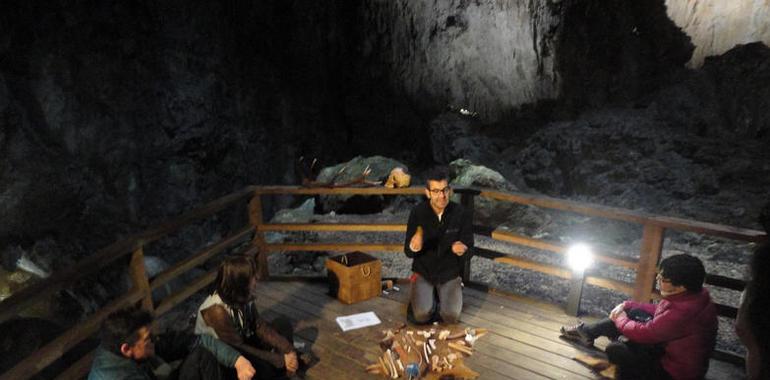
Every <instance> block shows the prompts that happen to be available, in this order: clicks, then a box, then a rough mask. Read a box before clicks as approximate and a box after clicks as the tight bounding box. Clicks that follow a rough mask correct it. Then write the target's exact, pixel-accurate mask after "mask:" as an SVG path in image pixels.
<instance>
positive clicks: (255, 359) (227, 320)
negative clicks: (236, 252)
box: [195, 256, 299, 379]
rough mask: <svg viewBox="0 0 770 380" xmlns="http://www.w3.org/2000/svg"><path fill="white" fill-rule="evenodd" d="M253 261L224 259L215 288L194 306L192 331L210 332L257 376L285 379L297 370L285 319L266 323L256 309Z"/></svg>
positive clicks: (250, 259) (255, 283) (236, 258)
mask: <svg viewBox="0 0 770 380" xmlns="http://www.w3.org/2000/svg"><path fill="white" fill-rule="evenodd" d="M257 273H258V270H257V264H256V262H255V260H254V259H253V258H252V257H250V256H236V257H229V258H227V259H225V261H224V262H222V264H221V265H220V267H219V272H218V273H217V278H216V280H215V281H214V284H215V286H216V289H215V290H214V292H213V293H211V294H210V295H209V296H208V297H207V298H206V299H205V300H204V301H203V303H202V304H201V306H200V307H199V308H198V318H197V319H196V321H195V333H196V334H199V335H202V336H204V335H210V336H213V337H216V338H218V339H220V340H222V341H223V342H225V343H227V344H229V345H230V346H232V347H233V348H235V349H237V350H238V351H239V352H240V353H241V354H243V355H245V356H246V357H248V358H249V360H250V361H251V363H252V364H253V365H254V367H255V368H256V369H257V373H258V374H259V378H260V379H276V378H285V377H286V376H287V375H293V374H294V373H295V372H296V371H297V370H298V369H299V357H298V356H297V352H296V350H295V349H294V343H293V327H292V326H291V323H290V321H289V320H288V319H283V318H282V319H279V320H277V321H273V323H268V322H267V321H265V320H264V319H262V318H261V317H260V316H259V313H258V312H257V304H256V296H257V293H256V291H257Z"/></svg>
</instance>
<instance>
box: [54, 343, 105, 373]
mask: <svg viewBox="0 0 770 380" xmlns="http://www.w3.org/2000/svg"><path fill="white" fill-rule="evenodd" d="M95 354H96V350H93V351H91V352H89V353H87V354H85V355H83V357H81V358H80V359H78V361H76V362H75V363H74V364H73V365H71V366H70V367H69V368H67V369H66V370H64V371H63V372H62V373H60V374H58V375H57V376H56V379H55V380H71V379H83V378H85V377H86V376H87V375H88V372H89V371H90V370H91V363H92V362H93V361H94V355H95Z"/></svg>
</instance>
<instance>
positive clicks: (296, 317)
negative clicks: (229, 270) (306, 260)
mask: <svg viewBox="0 0 770 380" xmlns="http://www.w3.org/2000/svg"><path fill="white" fill-rule="evenodd" d="M259 292H260V296H259V297H258V299H257V303H258V306H259V309H260V310H261V311H260V312H261V314H262V315H263V316H265V317H268V316H269V315H270V314H271V313H272V314H280V315H283V316H286V317H289V318H290V319H291V320H293V321H294V322H295V323H297V324H299V323H301V324H302V325H303V326H305V327H307V326H311V327H315V328H316V329H317V330H318V332H319V335H318V337H317V339H316V340H315V342H314V343H313V345H312V346H313V348H314V350H313V352H315V353H317V354H318V356H319V358H320V359H321V362H322V363H323V362H327V363H328V360H329V359H331V360H332V362H333V363H334V366H336V367H339V368H342V369H344V370H345V371H347V372H349V373H351V374H355V375H359V376H351V378H360V377H362V376H360V374H363V369H364V368H365V366H366V365H367V364H369V363H372V362H373V361H374V359H375V358H376V357H377V356H378V355H379V347H378V346H377V344H376V342H377V341H378V340H375V341H374V342H375V344H367V343H368V341H369V339H367V337H368V336H373V335H376V334H379V330H378V328H377V327H372V328H369V329H360V330H355V331H351V332H347V333H342V332H341V331H340V329H339V327H338V326H337V325H336V324H335V323H334V322H332V321H331V320H332V319H333V317H334V316H335V315H336V314H333V313H332V312H330V311H328V310H326V307H325V302H324V301H321V302H318V299H314V300H313V301H314V302H308V301H303V300H299V299H296V298H295V297H294V296H293V294H291V293H288V294H287V293H286V292H281V291H276V289H275V287H274V286H271V285H270V286H262V285H261V286H260V287H259ZM287 301H288V302H287ZM295 330H299V332H301V331H302V329H300V328H297V329H295ZM300 336H301V335H300ZM305 338H307V339H310V338H312V337H308V336H305ZM330 354H331V355H330ZM330 356H331V357H330ZM317 372H318V371H317V370H316V371H312V372H309V373H308V374H309V375H311V374H315V375H318V373H317ZM322 375H323V374H322ZM319 378H324V377H323V376H319ZM327 378H328V377H327Z"/></svg>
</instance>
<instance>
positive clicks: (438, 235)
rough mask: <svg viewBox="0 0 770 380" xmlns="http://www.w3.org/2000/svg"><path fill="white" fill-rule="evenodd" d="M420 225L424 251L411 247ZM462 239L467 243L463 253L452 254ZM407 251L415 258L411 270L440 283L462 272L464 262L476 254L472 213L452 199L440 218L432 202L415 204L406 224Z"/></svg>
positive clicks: (405, 247)
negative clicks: (431, 205) (454, 247)
mask: <svg viewBox="0 0 770 380" xmlns="http://www.w3.org/2000/svg"><path fill="white" fill-rule="evenodd" d="M417 226H420V227H422V230H423V244H422V250H421V251H419V252H414V251H412V250H411V249H410V248H409V242H410V241H411V239H412V236H413V235H414V233H415V231H417ZM456 241H461V242H463V244H465V245H466V246H468V251H467V252H465V254H464V255H462V256H457V255H455V254H454V253H452V243H454V242H456ZM404 253H406V256H407V257H410V258H413V259H414V261H412V271H414V272H416V273H418V274H419V275H421V276H423V277H424V278H425V279H426V280H428V282H430V283H432V284H434V285H438V284H443V283H444V282H447V281H449V280H451V279H454V278H456V277H459V276H461V275H462V271H463V268H464V266H465V261H466V260H470V258H471V255H472V254H473V226H472V221H471V217H470V215H468V214H467V213H466V212H465V209H464V208H463V207H462V206H461V205H459V204H457V203H454V202H449V204H447V207H446V208H445V209H444V214H443V215H442V217H441V220H440V221H439V219H438V216H437V215H436V213H435V212H433V209H432V208H431V207H430V203H429V202H427V201H426V202H423V203H420V204H419V205H417V206H415V207H414V208H413V209H412V212H411V213H409V222H408V223H407V227H406V239H405V241H404Z"/></svg>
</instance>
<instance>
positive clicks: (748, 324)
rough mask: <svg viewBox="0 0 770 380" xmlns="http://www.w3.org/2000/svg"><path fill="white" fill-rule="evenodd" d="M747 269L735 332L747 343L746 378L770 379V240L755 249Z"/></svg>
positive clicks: (750, 379)
mask: <svg viewBox="0 0 770 380" xmlns="http://www.w3.org/2000/svg"><path fill="white" fill-rule="evenodd" d="M749 269H750V276H751V277H750V278H749V282H748V283H747V284H746V289H745V290H744V292H743V294H742V295H741V305H740V307H739V308H738V317H737V318H736V319H735V332H736V333H737V334H738V337H739V338H740V339H741V342H742V343H743V344H744V345H745V346H746V376H747V377H748V379H749V380H760V379H770V313H768V310H770V297H768V296H767V294H768V293H769V292H770V278H769V277H768V276H767V273H768V271H770V243H765V244H763V245H760V246H759V247H758V248H757V249H756V250H755V251H754V255H753V256H752V258H751V264H750V265H749Z"/></svg>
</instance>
